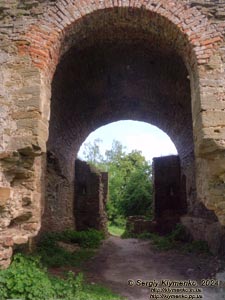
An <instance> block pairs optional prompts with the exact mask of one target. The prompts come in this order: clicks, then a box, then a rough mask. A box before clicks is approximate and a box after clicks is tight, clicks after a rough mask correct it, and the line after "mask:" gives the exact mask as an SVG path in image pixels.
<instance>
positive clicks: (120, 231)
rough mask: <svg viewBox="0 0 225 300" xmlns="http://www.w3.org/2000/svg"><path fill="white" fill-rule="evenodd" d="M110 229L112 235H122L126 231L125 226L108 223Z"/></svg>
mask: <svg viewBox="0 0 225 300" xmlns="http://www.w3.org/2000/svg"><path fill="white" fill-rule="evenodd" d="M108 231H109V233H110V234H111V235H114V236H122V235H123V233H124V231H125V228H124V227H119V226H116V225H112V224H110V225H108Z"/></svg>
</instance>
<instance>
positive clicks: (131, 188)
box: [84, 140, 152, 223]
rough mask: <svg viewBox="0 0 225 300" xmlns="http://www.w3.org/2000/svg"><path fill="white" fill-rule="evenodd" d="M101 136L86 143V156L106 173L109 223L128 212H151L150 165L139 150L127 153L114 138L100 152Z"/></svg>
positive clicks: (134, 213) (130, 213)
mask: <svg viewBox="0 0 225 300" xmlns="http://www.w3.org/2000/svg"><path fill="white" fill-rule="evenodd" d="M101 142H102V141H101V140H95V141H94V144H93V145H92V144H90V143H89V144H86V147H85V149H86V152H85V153H84V157H85V159H86V160H87V161H88V162H89V163H91V164H93V165H95V166H96V167H97V168H100V169H102V170H104V171H108V173H109V199H108V204H107V211H108V217H109V220H110V221H111V222H112V223H116V222H118V221H119V220H120V219H124V218H126V217H128V216H131V215H146V216H147V215H150V214H151V205H152V168H151V164H150V163H149V162H147V161H146V159H145V157H144V156H143V155H142V154H141V152H140V151H137V150H133V151H132V152H130V153H126V148H125V147H124V146H123V145H122V144H121V143H120V142H119V141H116V140H114V141H113V143H112V148H111V149H110V150H106V151H105V156H104V157H103V156H102V155H101V153H100V143H101Z"/></svg>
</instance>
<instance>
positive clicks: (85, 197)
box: [74, 160, 108, 233]
mask: <svg viewBox="0 0 225 300" xmlns="http://www.w3.org/2000/svg"><path fill="white" fill-rule="evenodd" d="M107 197H108V174H107V173H101V172H99V171H98V170H97V169H95V168H93V167H91V166H90V165H88V164H87V163H86V162H83V161H81V160H76V162H75V197H74V213H75V216H76V217H75V219H76V228H77V230H87V229H91V228H95V229H97V230H101V231H103V232H105V233H107V215H106V202H107Z"/></svg>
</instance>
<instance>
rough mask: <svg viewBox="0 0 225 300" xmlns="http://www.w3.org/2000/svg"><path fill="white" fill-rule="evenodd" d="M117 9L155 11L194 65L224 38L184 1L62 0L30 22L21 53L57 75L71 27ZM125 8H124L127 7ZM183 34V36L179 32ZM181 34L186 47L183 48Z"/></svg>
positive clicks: (204, 58) (120, 11)
mask: <svg viewBox="0 0 225 300" xmlns="http://www.w3.org/2000/svg"><path fill="white" fill-rule="evenodd" d="M110 9H117V12H118V15H120V16H121V15H123V16H124V17H126V13H127V12H129V11H131V10H136V11H137V10H138V11H139V13H141V14H142V15H143V16H144V15H146V14H147V13H153V14H154V15H156V16H157V17H158V19H159V24H160V22H161V24H162V26H165V27H167V31H168V33H169V32H176V34H177V37H176V39H175V43H176V44H177V45H176V46H177V48H178V52H180V54H181V55H182V56H183V59H184V61H185V62H186V64H187V65H188V67H190V65H193V64H194V63H195V62H197V64H198V65H202V64H205V63H207V62H208V60H209V58H210V56H211V55H212V53H213V50H214V49H215V48H216V47H217V45H218V43H219V42H220V41H221V40H222V37H221V33H220V32H219V31H218V30H217V28H216V27H215V26H213V25H211V24H210V22H209V21H208V19H207V17H206V16H204V15H203V14H201V13H200V12H199V10H197V9H196V8H194V7H192V8H191V7H189V6H188V5H187V4H185V3H184V2H183V1H179V3H177V1H174V0H170V1H166V0H164V1H161V0H149V1H146V0H139V1H130V0H118V1H113V0H104V1H92V0H85V1H73V0H66V1H65V0H60V1H57V2H56V3H55V4H54V5H53V6H51V7H48V8H47V11H46V12H45V14H44V15H43V16H42V17H41V18H40V20H38V21H37V22H36V24H33V25H31V26H30V28H29V29H28V30H27V32H26V34H25V39H26V41H28V43H25V44H22V45H19V52H20V53H29V55H30V57H31V58H32V61H33V63H34V65H35V66H37V67H38V68H40V69H42V70H45V71H46V70H48V72H49V71H50V74H51V76H52V75H53V73H54V71H55V68H56V66H57V64H58V62H59V59H60V57H61V55H62V54H63V53H64V52H65V49H66V48H67V49H68V48H69V45H65V44H66V41H65V37H66V34H67V31H68V30H70V29H71V28H72V27H76V26H77V25H78V24H79V22H82V21H83V20H84V19H85V17H87V16H91V15H92V14H94V13H96V12H99V11H101V12H102V16H103V17H104V11H106V10H110ZM123 9H124V11H123ZM179 35H180V36H179ZM180 38H181V39H183V41H186V44H185V42H184V43H181V47H183V49H179V47H180V46H179V42H180Z"/></svg>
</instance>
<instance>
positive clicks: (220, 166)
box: [0, 0, 225, 266]
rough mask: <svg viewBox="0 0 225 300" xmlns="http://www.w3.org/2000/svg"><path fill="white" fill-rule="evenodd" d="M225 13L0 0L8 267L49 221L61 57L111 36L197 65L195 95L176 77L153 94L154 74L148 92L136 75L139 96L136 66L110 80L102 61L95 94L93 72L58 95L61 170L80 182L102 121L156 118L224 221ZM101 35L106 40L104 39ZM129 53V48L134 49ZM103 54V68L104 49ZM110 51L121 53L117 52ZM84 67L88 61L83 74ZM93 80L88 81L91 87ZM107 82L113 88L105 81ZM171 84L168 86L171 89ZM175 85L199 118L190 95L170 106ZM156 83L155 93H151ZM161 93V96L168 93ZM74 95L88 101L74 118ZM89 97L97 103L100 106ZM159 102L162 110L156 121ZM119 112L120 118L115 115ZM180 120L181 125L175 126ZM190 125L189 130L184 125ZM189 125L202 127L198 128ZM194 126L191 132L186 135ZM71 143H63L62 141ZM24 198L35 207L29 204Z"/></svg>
mask: <svg viewBox="0 0 225 300" xmlns="http://www.w3.org/2000/svg"><path fill="white" fill-rule="evenodd" d="M224 12H225V4H224V3H223V2H222V1H216V0H215V1H206V0H205V1H200V0H199V1H190V0H186V1H181V0H179V1H175V0H171V1H166V0H165V1H159V0H153V1H149V2H148V1H144V0H138V1H128V0H124V1H122V0H121V1H118V2H115V1H110V0H109V1H94V2H93V1H89V0H85V1H79V0H78V1H72V0H58V1H50V0H49V1H35V0H31V1H30V0H29V1H28V0H27V1H26V0H25V1H20V0H10V1H8V0H7V1H1V2H0V40H1V44H0V103H1V108H0V151H1V152H0V158H1V159H0V187H1V189H0V193H1V212H0V214H1V230H2V234H1V236H2V240H1V244H2V247H6V252H4V251H3V252H2V253H5V254H4V255H3V256H4V259H3V258H2V260H3V261H4V263H1V264H2V265H5V266H6V265H7V264H8V263H9V261H10V260H9V258H10V253H11V247H12V246H13V244H14V241H13V238H14V240H15V239H17V242H18V241H20V242H22V241H23V242H25V241H27V240H28V239H29V238H31V237H32V236H35V235H36V234H37V232H38V231H39V229H40V226H41V217H40V216H41V211H42V208H41V203H43V195H44V191H43V189H44V186H45V184H44V183H43V176H44V174H45V160H46V155H45V153H46V141H47V139H48V134H49V117H50V99H51V91H52V87H51V83H52V78H53V75H54V72H55V70H56V68H57V66H59V65H58V63H59V62H62V61H63V59H64V57H68V59H69V58H70V54H69V53H71V54H73V53H74V54H76V55H79V51H80V50H82V49H83V50H84V52H83V60H82V59H81V60H80V59H79V60H77V61H85V57H86V55H85V51H86V53H87V52H88V49H89V52H88V53H89V56H90V57H92V56H91V53H95V54H98V49H99V45H103V44H104V45H105V46H107V45H106V44H105V42H106V40H107V39H109V40H110V38H111V37H112V39H111V40H110V41H109V42H110V43H111V44H113V45H115V44H116V43H117V45H119V44H118V41H120V44H123V43H124V42H125V41H127V45H128V46H127V47H128V48H129V45H133V48H134V49H138V48H136V47H135V45H136V44H135V43H134V42H135V41H137V40H138V39H139V40H138V41H139V49H141V50H142V53H144V55H147V56H148V55H149V48H151V46H152V45H154V46H155V48H154V51H155V53H156V54H154V55H153V56H152V57H153V65H154V61H160V60H161V58H162V57H164V59H165V61H166V57H167V60H168V61H171V59H170V58H171V56H172V57H175V58H176V59H178V57H181V58H182V59H183V61H184V62H185V64H186V66H187V69H188V73H189V75H188V76H189V79H190V83H191V96H190V94H189V98H188V96H187V97H186V96H185V97H184V94H183V92H182V91H181V90H180V87H183V86H184V85H186V84H187V81H183V82H181V81H179V80H178V81H177V82H176V80H175V81H174V80H173V82H172V85H171V84H170V82H169V81H167V83H164V84H163V86H164V88H163V89H161V86H160V88H157V89H155V90H151V85H149V84H148V81H145V80H144V81H145V83H147V84H146V85H145V87H146V88H143V85H142V84H141V81H142V78H141V77H140V78H139V80H138V84H137V85H135V84H134V81H130V86H132V87H135V86H136V88H133V89H132V92H133V94H132V95H130V94H128V91H129V84H128V81H126V80H123V78H124V76H125V75H127V74H128V72H130V74H132V72H133V73H135V72H134V70H135V69H133V67H132V68H130V70H129V66H130V64H129V63H128V64H127V65H123V66H122V67H120V68H119V69H118V71H117V72H115V73H114V74H116V75H118V76H117V77H115V76H113V77H111V76H109V73H110V72H111V71H112V69H110V72H109V69H108V67H109V65H108V64H102V65H101V68H99V73H100V74H101V72H102V74H104V78H105V81H102V80H97V81H95V80H93V81H92V92H93V93H92V92H90V90H89V92H88V87H89V86H90V81H88V80H86V79H87V78H86V77H85V76H84V77H82V81H80V82H79V83H78V84H79V85H81V88H79V89H76V90H71V94H70V95H69V94H67V91H66V90H65V93H64V95H65V98H62V99H59V102H58V104H59V105H57V108H56V110H54V109H53V110H52V113H51V120H53V123H52V125H51V126H52V129H51V130H50V132H51V133H50V139H49V143H48V147H49V148H48V149H49V150H50V151H53V150H54V151H53V152H54V153H55V155H56V156H57V159H58V160H59V164H60V174H63V176H65V177H66V178H67V180H68V181H69V182H70V183H71V182H73V176H72V174H73V171H74V160H75V157H76V153H77V151H78V148H79V146H80V144H81V142H82V141H84V139H85V138H86V136H87V135H88V134H89V133H90V132H91V131H92V130H94V129H96V128H97V127H99V126H101V125H104V124H106V123H107V122H110V121H113V120H117V119H118V118H134V119H139V120H143V121H147V122H151V121H152V123H153V124H155V125H158V126H159V127H160V126H161V128H162V129H163V128H164V130H165V131H166V132H167V133H168V134H169V135H170V136H171V138H172V139H173V140H174V142H175V144H176V146H177V148H178V150H179V152H180V153H179V154H180V156H181V157H183V159H181V165H182V168H183V170H184V173H185V174H186V177H187V185H189V187H188V190H189V191H194V189H195V188H193V181H192V178H194V176H191V174H193V172H194V170H196V181H195V182H194V183H195V186H196V188H197V190H196V195H197V198H198V199H199V201H201V202H202V203H204V205H205V206H206V207H207V208H208V209H210V210H213V211H215V214H216V216H217V217H218V219H219V222H220V224H225V205H224V202H225V200H224V194H225V193H224V190H225V183H224V182H225V175H224V174H225V170H224V168H225V167H224V166H225V161H224V160H225V159H224V148H225V144H224V139H225V126H224V125H225V124H224V120H225V117H224V115H225V111H224V106H225V104H224V103H225V102H224V101H225V82H224V81H225V75H224V69H225V68H224V64H225V44H224V36H223V35H224V32H225V26H224ZM140 37H141V38H140ZM96 39H97V40H98V41H97V43H95V41H96ZM115 42H116V43H115ZM146 45H149V48H146V47H145V46H146ZM73 47H75V48H76V47H77V48H76V49H75V50H74V52H73V50H71V49H72V48H73ZM91 47H93V48H91ZM94 48H95V49H96V48H97V52H96V51H93V49H94ZM103 48H104V47H103ZM106 48H107V47H106ZM130 49H132V47H130ZM159 49H160V51H159ZM114 50H116V49H114ZM70 51H71V52H70ZM124 52H125V53H126V48H125V50H124ZM159 52H160V53H159ZM64 54H65V56H63V55H64ZM67 55H68V56H67ZM73 57H76V58H77V57H78V56H73ZM94 57H95V60H96V65H98V61H97V57H98V55H95V56H94ZM99 57H101V58H104V60H105V61H107V57H106V58H105V57H104V56H103V55H102V56H101V55H100V56H99ZM111 57H112V58H114V59H116V57H115V56H114V55H112V56H111ZM128 57H129V58H132V57H131V56H128ZM132 60H133V61H134V62H135V60H136V58H134V57H133V59H132ZM90 61H91V60H89V63H88V64H87V66H89V70H88V68H87V70H86V71H87V73H88V75H90V76H91V72H92V74H93V75H98V72H95V71H93V69H92V68H91V63H90ZM150 61H151V60H149V64H150ZM178 61H179V60H176V61H173V60H172V61H171V65H172V66H177V67H178V66H182V64H181V63H180V61H179V63H176V62H178ZM161 62H163V63H161V66H165V68H167V67H168V66H169V65H168V64H164V60H161ZM174 62H175V63H174ZM67 63H68V62H67ZM143 64H145V62H143ZM62 65H63V62H62V64H61V66H62ZM65 65H66V64H65ZM65 65H64V66H65ZM82 67H83V66H82V65H81V69H80V70H82ZM60 68H61V67H59V69H60ZM59 69H58V71H59ZM169 69H170V67H169ZM181 69H182V67H181ZM121 70H123V72H121ZM139 70H140V69H139ZM72 71H73V66H72V64H71V69H70V71H68V70H67V69H66V71H65V73H66V74H68V76H69V73H70V72H72ZM126 72H127V73H126ZM163 72H166V71H165V70H164V71H163ZM59 73H60V71H59ZM65 73H64V74H65ZM121 74H124V76H122V75H121ZM146 74H147V73H146ZM170 74H171V73H170ZM182 74H183V76H185V72H183V71H182ZM61 75H63V73H62V74H61ZM78 75H79V72H78V74H77V76H78ZM167 75H168V73H167ZM99 76H100V75H99ZM178 77H180V74H179V76H178ZM62 78H64V77H62ZM93 78H94V76H93ZM96 78H98V76H97V77H96ZM115 78H118V79H120V82H121V84H120V85H118V83H115V82H114V79H115ZM158 78H160V77H158ZM168 78H170V76H167V80H168ZM72 79H74V77H73V76H71V80H72ZM173 79H174V77H173ZM85 82H87V83H88V85H87V86H86V88H82V86H83V83H85ZM103 82H104V84H105V85H104V86H105V88H103V87H102V84H103ZM165 82H166V81H165ZM184 82H185V83H184ZM156 83H157V82H156ZM154 85H155V82H154ZM154 85H153V87H154ZM108 86H111V87H112V88H111V91H112V93H111V94H107V87H108ZM119 86H120V89H118V87H119ZM148 86H149V87H148ZM155 86H156V87H157V85H155ZM167 86H169V88H166V87H167ZM171 86H173V90H175V91H176V92H175V93H177V97H175V98H176V99H178V98H179V99H181V100H183V99H186V100H188V99H189V100H191V104H192V114H190V110H189V111H188V112H187V110H186V109H185V108H184V106H185V104H184V103H186V101H184V103H183V102H182V101H178V102H175V103H174V106H171V105H169V101H171V99H172V98H174V95H173V94H170V96H169V95H168V93H169V92H168V91H171V90H172V89H171ZM101 87H102V89H101ZM147 87H148V89H149V92H148V93H147V92H146V93H145V91H146V90H147ZM53 88H54V84H53ZM99 90H102V91H103V93H102V97H101V100H98V99H100V98H99V97H98V96H99V93H98V91H99ZM116 90H119V91H120V94H121V95H122V97H121V98H119V99H120V100H121V99H122V100H121V106H120V101H117V102H115V101H114V100H115V99H116V96H115V95H114V91H116ZM140 91H143V94H142V100H140V101H135V100H134V99H137V97H136V95H137V93H140ZM158 92H161V95H160V94H158ZM162 94H163V95H162ZM71 95H73V97H74V98H73V99H74V101H73V103H76V102H77V101H78V99H81V101H80V103H81V105H84V106H82V107H81V108H80V111H78V112H77V113H76V114H75V115H73V117H71V115H70V114H69V112H70V111H73V110H74V107H73V106H71V105H72V102H71V104H70V103H66V102H65V99H66V98H68V99H72V98H71ZM93 95H96V100H97V101H96V102H95V101H94V102H92V99H93ZM149 95H153V96H154V97H152V98H154V99H157V100H155V102H154V103H153V102H151V101H150V102H149V98H148V97H149ZM157 95H158V96H157ZM185 95H186V93H185ZM187 95H188V94H187ZM56 96H57V93H55V97H53V98H52V100H54V98H57V97H56ZM84 96H85V97H84ZM162 96H163V97H162ZM85 99H86V100H85ZM88 99H89V100H90V99H91V102H90V101H89V100H88ZM104 99H108V100H109V101H104ZM138 99H140V98H138ZM143 99H145V100H146V101H143ZM158 99H164V100H165V101H164V102H162V103H160V102H159V105H158V104H157V101H158ZM91 103H92V105H91ZM115 103H117V105H115ZM68 104H69V105H68ZM153 104H154V105H155V106H154V105H153ZM157 105H158V106H157ZM166 105H168V106H167V107H166ZM183 105H184V106H183ZM65 106H68V113H67V114H66V115H65V118H64V119H61V122H58V123H57V119H58V120H59V118H58V116H59V115H60V110H62V108H64V107H65ZM100 107H101V113H100V109H99V108H100ZM171 107H172V108H171ZM178 107H179V108H178ZM95 108H97V109H95ZM151 108H152V109H153V110H154V114H153V116H152V117H151V118H150V117H149V116H150V113H151ZM164 108H165V110H163V109H164ZM57 110H58V112H57ZM89 110H92V116H91V118H90V115H89V114H88V111H89ZM176 110H178V114H176V116H175V115H174V113H173V112H175V111H176ZM116 111H119V112H121V114H118V115H117V116H115V112H116ZM122 112H123V114H122ZM125 112H126V114H125ZM133 112H137V114H134V113H133ZM187 115H188V116H189V117H188V118H187V117H186V116H187ZM178 116H179V117H178ZM182 116H183V118H182ZM190 117H192V122H190V120H191V119H190ZM72 119H73V120H75V121H77V122H76V123H74V127H73V128H72V127H71V126H70V125H71V123H72ZM188 120H189V121H188ZM171 124H174V127H173V128H171V126H170V125H171ZM181 124H184V125H185V126H183V127H182V126H181V127H180V125H181ZM187 124H188V126H186V125H187ZM190 124H191V125H193V134H192V128H191V127H190ZM54 127H55V131H54V129H53V128H54ZM186 127H188V128H189V129H191V130H189V131H188V132H187V130H186V129H185V128H186ZM72 129H74V130H72ZM53 132H55V135H54V134H53ZM187 137H189V138H187ZM190 141H193V142H194V143H192V142H191V143H190ZM62 145H64V147H61V146H62ZM190 145H191V146H190ZM186 148H188V149H189V150H188V153H187V152H186V153H185V151H186V150H185V149H186ZM191 153H192V154H191ZM181 154H183V155H181ZM193 154H194V155H195V160H194V159H193ZM191 157H192V161H193V163H192V164H191V165H190V163H189V165H188V167H187V164H186V163H185V161H188V162H190V161H191V160H190V159H189V158H191ZM185 158H187V159H186V160H185ZM59 177H60V176H59ZM188 178H189V179H188ZM191 193H192V192H191ZM194 194H195V191H194V192H193V193H192V196H190V199H192V200H191V202H194ZM24 199H26V200H24ZM28 199H29V200H28ZM70 201H71V202H72V201H73V199H72V198H71V199H70ZM24 203H28V204H26V205H24ZM21 215H26V218H25V217H24V218H22V219H21V218H20V216H21ZM29 216H30V217H29ZM18 217H19V218H20V219H19V220H20V221H19V222H18V219H17V218H18ZM15 220H17V221H15ZM10 224H11V225H12V224H13V226H10ZM3 256H2V257H3Z"/></svg>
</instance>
